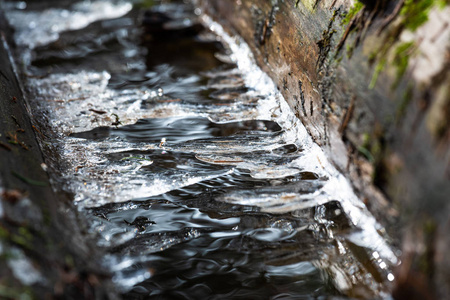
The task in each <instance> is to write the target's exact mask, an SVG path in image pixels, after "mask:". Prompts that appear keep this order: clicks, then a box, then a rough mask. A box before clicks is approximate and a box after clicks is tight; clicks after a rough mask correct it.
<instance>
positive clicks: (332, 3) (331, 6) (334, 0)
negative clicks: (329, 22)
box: [329, 0, 337, 10]
mask: <svg viewBox="0 0 450 300" xmlns="http://www.w3.org/2000/svg"><path fill="white" fill-rule="evenodd" d="M336 1H337V0H333V2H331V5H330V7H329V10H331V9H332V8H333V7H334V5H336Z"/></svg>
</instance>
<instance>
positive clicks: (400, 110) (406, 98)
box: [396, 84, 413, 121]
mask: <svg viewBox="0 0 450 300" xmlns="http://www.w3.org/2000/svg"><path fill="white" fill-rule="evenodd" d="M412 98H413V86H412V85H411V84H410V85H408V88H406V90H405V93H404V94H403V98H402V101H401V102H400V104H399V105H398V107H397V115H396V120H397V121H400V120H401V119H402V118H403V116H404V115H405V113H406V109H407V108H408V106H409V104H410V103H411V100H412Z"/></svg>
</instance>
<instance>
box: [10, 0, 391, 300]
mask: <svg viewBox="0 0 450 300" xmlns="http://www.w3.org/2000/svg"><path fill="white" fill-rule="evenodd" d="M155 3H156V4H157V5H154V6H153V7H152V8H151V9H150V10H147V11H146V12H144V11H142V10H139V9H138V8H137V7H135V8H134V9H132V5H131V4H130V3H127V2H115V1H83V2H79V3H75V4H71V5H67V4H62V3H60V5H59V7H53V6H52V5H51V2H49V3H48V4H47V5H45V4H42V3H41V4H40V5H38V6H37V7H27V8H25V9H24V7H18V6H17V5H16V6H14V5H9V6H8V9H9V10H10V11H9V12H8V18H9V20H10V22H11V23H12V25H13V26H15V28H16V30H17V32H16V35H15V38H16V41H17V43H18V45H19V47H21V51H22V52H21V53H22V54H21V56H20V57H19V58H18V59H19V60H21V61H22V62H23V63H24V70H23V72H24V74H25V75H26V76H27V81H26V83H25V84H26V89H27V93H28V98H29V100H30V103H31V104H32V106H33V109H34V111H35V114H36V116H39V115H42V116H44V118H42V117H41V119H42V120H41V121H42V122H44V123H45V124H48V128H47V130H46V132H47V136H46V138H45V139H43V141H42V144H43V146H44V147H45V148H46V149H47V150H46V151H47V161H48V164H49V165H50V166H51V167H52V168H53V171H52V172H53V173H52V177H53V180H54V182H55V186H56V187H57V188H59V189H62V190H65V191H68V192H70V193H73V194H74V202H75V203H76V205H77V207H78V208H79V209H80V211H81V212H82V213H84V214H86V215H87V216H88V220H89V222H90V224H89V228H90V232H91V233H92V234H97V235H98V245H97V246H98V247H104V248H106V249H107V252H108V255H107V256H106V257H105V258H104V264H105V265H106V266H108V268H109V269H110V270H111V272H112V273H113V274H114V277H113V279H114V282H115V283H116V285H117V287H118V289H119V290H120V291H121V292H122V293H123V294H124V297H125V298H127V299H269V298H270V299H309V298H314V299H316V298H319V299H328V298H327V297H344V298H345V297H366V298H373V297H387V294H385V292H386V291H388V290H389V281H390V280H392V279H393V275H392V274H391V273H390V267H391V266H392V264H395V263H396V257H395V255H394V254H393V252H392V250H391V249H390V247H389V246H388V244H387V243H386V241H385V240H384V238H383V237H382V236H380V234H379V232H380V231H382V228H381V227H380V226H379V224H378V223H376V221H375V220H374V218H373V217H372V216H371V215H370V213H369V212H368V211H367V209H366V207H365V205H364V204H363V203H362V202H361V201H360V200H359V199H358V198H357V197H356V196H355V194H354V192H353V190H352V188H351V185H350V184H349V182H348V181H347V180H346V179H345V178H344V177H343V176H342V175H341V174H340V173H339V172H338V171H337V170H336V169H335V168H334V167H333V166H332V165H331V164H330V163H329V162H328V160H327V158H326V157H325V155H324V153H323V152H322V151H321V149H320V148H319V147H318V146H317V145H316V144H315V143H313V142H312V140H311V138H310V137H309V136H308V134H307V132H306V130H305V128H304V127H303V125H302V124H301V123H300V122H299V120H298V119H297V118H296V117H295V114H294V113H293V112H292V111H291V109H290V108H289V107H288V105H287V104H286V102H285V100H284V99H283V97H282V96H281V94H280V93H279V92H278V90H277V89H276V87H275V85H274V84H273V82H272V81H271V80H270V79H269V78H268V77H267V75H265V74H264V73H263V72H262V71H261V70H260V69H259V68H258V67H257V66H256V65H255V64H254V61H253V58H252V56H251V54H250V51H249V49H248V47H247V46H246V45H245V43H244V42H243V41H242V40H241V39H240V38H239V37H231V36H229V35H228V34H227V33H225V32H224V30H223V29H222V27H221V26H220V25H219V24H217V23H215V22H214V21H212V20H211V19H210V18H209V17H207V16H204V15H202V13H201V11H199V10H198V9H195V8H194V7H192V6H191V5H189V4H180V3H164V4H162V3H159V2H158V1H155ZM19 8H20V9H19ZM63 20H66V21H64V22H63ZM27 22H28V23H27ZM142 24H145V26H142Z"/></svg>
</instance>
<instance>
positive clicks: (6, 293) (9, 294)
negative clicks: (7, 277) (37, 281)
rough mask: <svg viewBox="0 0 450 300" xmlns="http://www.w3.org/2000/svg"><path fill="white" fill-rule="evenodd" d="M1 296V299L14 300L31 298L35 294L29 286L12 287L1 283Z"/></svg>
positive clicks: (28, 299) (29, 299)
mask: <svg viewBox="0 0 450 300" xmlns="http://www.w3.org/2000/svg"><path fill="white" fill-rule="evenodd" d="M0 298H1V299H13V300H16V299H17V300H31V299H33V298H34V297H33V295H32V293H31V291H30V290H29V289H27V288H20V289H18V288H17V289H16V288H12V287H9V286H5V285H0Z"/></svg>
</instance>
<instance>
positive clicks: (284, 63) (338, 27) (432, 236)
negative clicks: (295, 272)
mask: <svg viewBox="0 0 450 300" xmlns="http://www.w3.org/2000/svg"><path fill="white" fill-rule="evenodd" d="M199 2H200V3H201V5H202V7H203V9H204V10H205V12H206V13H207V14H209V15H212V16H214V17H215V18H216V20H217V21H219V22H220V23H222V24H223V25H224V26H225V27H226V28H227V29H228V30H229V31H231V32H237V33H238V34H239V35H241V36H242V37H243V38H244V39H245V41H246V42H247V43H248V44H249V45H250V47H251V49H252V51H253V53H254V54H255V57H256V60H257V63H258V64H259V65H260V66H261V67H262V68H263V69H264V70H265V71H266V72H267V73H268V74H269V75H270V76H271V77H272V78H273V79H274V81H275V82H276V84H277V85H278V88H279V89H280V91H281V92H282V94H283V95H284V97H285V98H286V100H287V101H288V103H289V104H290V106H291V107H292V108H293V109H294V110H295V112H296V114H297V116H298V117H299V118H300V119H301V120H302V122H303V123H304V125H305V126H306V128H307V129H308V131H309V132H310V134H311V135H312V136H313V138H314V140H315V141H316V142H317V143H318V144H319V145H321V146H322V147H323V149H324V150H325V151H326V152H328V153H329V155H330V157H331V159H332V160H333V162H334V164H335V165H336V166H337V167H338V168H339V169H340V170H341V171H342V172H343V173H344V174H346V175H347V176H348V177H349V178H350V179H351V181H352V183H353V185H354V187H355V189H356V191H357V192H358V193H359V195H360V196H361V198H362V199H364V200H365V202H366V204H367V206H368V207H369V209H371V211H372V212H373V213H374V215H375V216H376V217H378V219H379V220H380V221H381V222H382V223H384V224H385V225H386V228H387V229H388V231H390V234H391V236H393V237H394V238H396V239H401V240H402V242H401V245H398V246H399V247H400V248H401V249H402V250H403V254H402V257H401V259H402V261H403V263H402V265H401V266H400V267H399V268H398V270H397V277H396V286H397V288H396V290H395V291H394V295H395V297H396V298H398V299H412V298H410V297H412V296H411V295H416V296H415V297H418V298H420V299H426V298H433V297H436V298H438V299H442V297H445V295H449V294H450V291H449V286H450V274H449V271H448V270H449V269H450V268H449V267H450V265H449V260H448V259H447V258H446V249H449V246H450V244H449V238H448V228H450V226H449V225H450V223H449V222H450V220H449V215H450V209H449V205H448V197H449V196H448V195H450V166H449V158H450V145H449V144H450V126H449V120H450V91H449V89H450V74H449V72H448V70H449V69H450V68H449V67H450V50H449V49H450V28H449V27H450V26H449V23H448V20H450V7H449V5H448V1H425V0H421V1H410V0H406V1H405V0H400V1H382V0H380V1H360V2H358V1H356V2H355V1H353V2H351V1H340V0H323V1H310V0H302V1H300V0H297V1H295V0H294V1H288V0H285V1H281V0H279V1H276V0H273V1H269V0H259V1H256V0H245V1H244V0H208V1H206V0H204V1H202V0H200V1H199ZM364 3H366V4H364ZM398 216H400V218H398ZM398 220H400V221H398ZM399 224H401V226H399ZM399 228H401V230H399Z"/></svg>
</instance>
